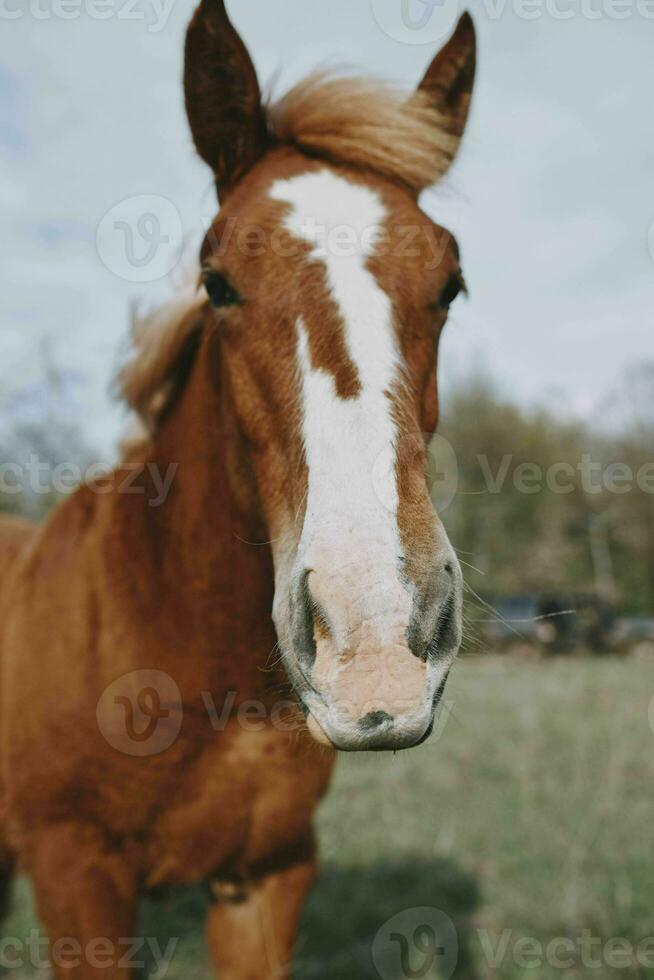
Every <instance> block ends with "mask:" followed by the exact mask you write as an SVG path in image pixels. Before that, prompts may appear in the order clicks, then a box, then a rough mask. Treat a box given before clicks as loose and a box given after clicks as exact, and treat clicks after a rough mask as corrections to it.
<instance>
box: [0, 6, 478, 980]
mask: <svg viewBox="0 0 654 980" xmlns="http://www.w3.org/2000/svg"><path fill="white" fill-rule="evenodd" d="M474 64H475V40H474V30H473V27H472V22H471V20H470V18H469V17H468V16H467V15H466V16H464V17H463V18H462V19H461V21H460V23H459V25H458V27H457V30H456V32H455V34H454V36H453V37H452V38H451V40H450V41H449V42H448V44H447V45H446V46H445V47H444V48H443V50H442V51H441V52H440V53H439V54H438V55H437V57H436V58H435V60H434V61H433V62H432V64H431V66H430V67H429V69H428V71H427V73H426V75H425V77H424V80H423V82H422V84H421V85H420V88H419V90H418V92H417V93H414V94H413V95H411V96H410V97H405V96H404V95H399V94H398V93H397V92H395V91H392V90H389V89H388V88H387V87H383V86H380V85H375V84H373V83H369V82H366V81H357V80H353V79H343V78H329V77H327V78H326V77H321V78H314V79H312V80H309V81H308V82H305V83H304V84H303V85H300V86H298V87H297V88H296V89H295V90H293V91H292V92H291V93H290V94H289V95H287V96H286V97H285V98H284V99H283V100H282V101H281V102H280V103H279V104H278V105H276V106H275V107H273V108H270V109H264V107H263V105H262V100H261V96H260V92H259V87H258V83H257V79H256V75H255V71H254V68H253V65H252V62H251V61H250V58H249V56H248V54H247V51H246V49H245V47H244V45H243V43H242V41H241V40H240V38H239V37H238V35H237V34H236V32H235V30H234V28H233V27H232V25H231V24H230V22H229V20H228V18H227V15H226V13H225V8H224V4H223V2H222V0H203V2H202V4H201V6H200V7H199V9H198V11H197V12H196V14H195V16H194V18H193V21H192V23H191V25H190V27H189V31H188V36H187V42H186V70H185V93H186V105H187V111H188V116H189V120H190V124H191V130H192V133H193V138H194V141H195V144H196V146H197V149H198V151H199V153H200V155H201V156H202V157H203V158H204V160H205V161H206V162H207V163H208V164H209V166H210V167H211V168H212V170H213V172H214V174H215V180H216V184H217V188H218V192H219V195H220V201H221V209H220V213H219V214H218V217H217V218H216V219H215V221H214V223H213V225H212V226H211V229H210V231H209V233H208V234H207V236H206V238H205V241H204V244H203V247H202V252H201V268H202V272H201V280H200V281H198V283H197V284H194V286H193V288H192V289H191V290H190V291H189V292H188V294H182V295H180V296H179V297H178V298H177V299H176V300H175V301H174V302H173V303H172V304H171V305H170V306H169V307H167V308H165V309H164V310H162V311H159V312H158V313H157V314H156V315H155V316H154V317H153V318H152V319H151V320H149V321H147V322H146V323H144V324H142V325H141V326H140V327H139V329H138V330H137V331H136V334H135V346H136V351H135V355H134V358H133V360H132V361H131V363H130V364H129V365H128V366H127V367H126V369H125V370H124V372H123V375H122V386H123V393H124V396H125V398H126V399H127V401H128V402H129V403H130V404H131V406H132V407H133V408H134V409H135V410H136V411H137V412H138V413H139V415H140V417H141V419H142V421H143V422H144V423H145V424H146V426H147V428H148V438H147V440H145V441H144V442H143V443H142V445H141V446H140V447H136V448H135V447H132V449H131V451H130V455H129V460H128V462H127V461H126V463H125V465H124V466H123V467H122V468H121V469H119V470H118V471H117V472H116V473H114V474H113V475H112V476H111V477H110V478H107V479H102V480H98V481H96V482H94V483H90V484H88V485H86V486H83V487H82V488H81V489H79V490H78V491H77V492H76V493H75V494H74V495H73V496H72V497H69V498H68V499H67V500H66V501H65V502H64V503H63V504H61V505H60V506H59V507H58V508H57V509H56V510H55V511H54V513H53V514H52V516H51V517H50V519H49V520H48V521H47V523H46V524H45V526H43V527H42V528H40V529H38V530H37V531H35V532H31V531H30V530H29V529H25V528H18V529H17V530H16V531H12V530H6V529H5V530H3V531H2V538H3V540H4V541H6V549H7V554H8V555H9V554H10V555H12V556H13V560H12V562H11V565H10V566H9V567H8V563H7V562H5V563H4V564H3V576H4V582H3V589H2V606H1V609H0V615H1V619H0V622H2V762H3V783H4V786H3V790H4V793H3V810H2V812H3V822H4V827H5V842H4V844H3V848H4V849H3V850H2V852H1V854H2V855H4V861H5V865H6V868H5V870H6V871H7V872H9V870H10V866H11V865H12V863H13V860H14V856H17V857H18V858H19V860H20V862H21V865H22V867H23V868H24V869H25V870H26V871H27V873H28V874H29V875H30V876H31V878H32V880H33V883H34V889H35V894H36V900H37V906H38V912H39V915H40V917H41V919H42V921H43V924H44V926H45V928H46V930H47V932H48V934H49V937H50V940H51V959H52V962H53V968H54V972H55V975H56V976H57V977H58V978H61V977H68V976H73V977H76V978H83V980H87V978H94V977H100V976H102V977H103V978H116V977H119V976H120V977H125V975H128V971H126V969H125V968H124V962H122V961H119V959H118V953H117V951H118V950H119V949H120V942H121V938H122V937H127V936H132V935H134V931H135V928H136V918H135V915H136V908H137V900H138V896H139V894H140V893H142V892H143V891H146V890H147V889H150V888H155V887H163V886H171V885H176V884H183V883H190V882H197V881H205V882H207V883H208V884H209V885H210V886H211V893H212V896H213V901H212V904H211V907H210V911H209V917H208V923H207V936H208V941H209V944H210V947H211V950H212V954H213V958H214V961H215V967H216V971H217V972H218V974H219V975H220V976H221V977H224V978H232V980H264V978H266V977H273V976H275V977H285V976H288V973H289V969H290V966H289V964H290V962H291V957H292V949H293V942H294V937H295V932H296V928H297V923H298V918H299V914H300V910H301V907H302V903H303V899H304V897H305V894H306V892H307V889H308V888H309V886H310V883H311V881H312V879H313V877H314V870H315V852H314V842H313V833H312V819H313V815H314V811H315V808H316V805H317V803H318V801H319V799H320V797H321V796H322V794H323V793H324V792H325V789H326V787H327V783H328V780H329V775H330V770H331V767H332V762H333V749H334V747H335V748H337V749H344V750H360V749H397V748H402V747H410V746H412V745H416V744H418V743H420V742H421V741H423V740H424V739H425V738H426V737H427V735H428V734H429V731H430V726H431V724H432V723H433V717H434V711H435V708H436V705H437V703H438V700H439V698H440V695H441V693H442V690H443V686H444V684H445V680H446V678H447V674H448V671H449V669H450V666H451V664H452V662H453V659H454V657H455V655H456V652H457V649H458V646H459V642H460V619H461V611H460V607H461V598H460V596H461V579H460V571H459V567H458V564H457V561H456V558H455V555H454V553H453V551H452V548H451V547H450V545H449V542H448V540H447V537H446V535H445V533H444V530H443V528H442V526H441V524H440V522H439V520H438V518H437V516H436V514H435V513H434V510H433V507H432V505H431V502H430V499H429V494H428V488H427V480H426V466H425V461H426V450H425V442H426V437H428V434H429V433H431V432H433V430H434V428H435V426H436V422H437V415H438V405H437V392H436V354H437V346H438V340H439V335H440V333H441V331H442V329H443V325H444V323H445V320H446V317H447V311H448V307H449V305H450V303H451V302H452V300H453V299H454V297H455V296H456V293H457V292H458V291H459V289H460V288H461V284H462V276H461V270H460V266H459V257H458V249H457V247H456V244H455V242H454V240H453V239H452V237H451V236H450V235H449V234H448V233H447V232H446V231H444V229H442V228H440V227H438V226H437V225H435V224H433V223H432V221H431V220H430V219H429V218H427V217H426V215H425V214H423V213H422V211H421V210H420V209H419V207H418V204H417V198H418V194H419V193H420V191H421V190H422V189H423V188H425V187H427V186H428V185H431V184H432V183H434V182H435V181H437V180H438V179H439V178H440V177H441V176H442V175H443V174H444V172H445V171H446V169H447V168H448V166H449V164H450V162H451V160H452V159H453V156H454V154H455V152H456V150H457V147H458V145H459V142H460V139H461V136H462V133H463V129H464V125H465V121H466V117H467V113H468V105H469V101H470V94H471V90H472V83H473V76H474ZM170 466H174V467H175V475H174V479H173V482H172V486H171V488H170V492H169V494H168V496H167V497H166V499H165V501H163V502H162V501H161V499H160V494H159V489H158V484H157V483H156V481H155V479H154V476H155V474H156V473H157V472H161V471H162V470H164V471H166V472H168V471H169V467H170ZM23 542H24V546H23V547H22V549H21V550H20V554H18V551H19V544H20V543H23ZM3 547H4V546H3ZM17 554H18V557H16V555H17Z"/></svg>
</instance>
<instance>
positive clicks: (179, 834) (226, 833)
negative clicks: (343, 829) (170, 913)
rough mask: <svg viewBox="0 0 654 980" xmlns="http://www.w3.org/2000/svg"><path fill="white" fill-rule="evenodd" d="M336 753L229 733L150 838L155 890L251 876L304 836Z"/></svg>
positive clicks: (275, 735)
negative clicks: (213, 878) (210, 879)
mask: <svg viewBox="0 0 654 980" xmlns="http://www.w3.org/2000/svg"><path fill="white" fill-rule="evenodd" d="M332 761H333V756H332V754H331V753H329V752H325V751H324V750H323V749H321V748H320V747H318V746H314V745H312V744H309V743H308V740H307V739H306V738H305V739H301V738H299V737H298V734H297V733H290V734H289V733H285V732H278V731H276V730H275V729H273V728H272V727H267V728H266V729H265V730H264V731H261V732H256V733H248V732H240V731H236V732H235V731H231V732H225V733H224V735H223V736H221V737H218V738H216V739H215V741H214V742H213V743H212V744H211V745H210V746H208V747H207V748H206V749H205V750H204V751H203V752H202V754H201V755H200V757H199V758H198V759H197V760H196V762H195V764H194V765H193V766H192V767H190V770H189V772H188V773H187V775H186V778H185V779H184V780H183V784H182V786H181V787H180V790H181V791H180V793H179V795H178V797H177V799H176V800H175V801H171V802H170V804H169V805H168V806H167V807H166V809H165V811H164V812H162V814H161V816H160V817H159V819H158V820H157V822H156V824H155V826H154V827H153V830H152V833H151V835H150V841H149V847H148V867H149V872H148V876H147V880H148V884H149V885H150V886H153V887H154V886H168V885H176V884H188V883H191V882H194V881H198V880H200V879H204V878H207V877H209V876H211V875H214V874H216V875H221V874H224V875H226V876H227V877H230V876H232V875H233V876H235V877H247V875H248V873H249V872H250V871H251V870H252V869H255V868H256V867H257V865H260V864H262V863H265V862H269V861H274V860H275V858H276V857H277V856H280V855H283V854H284V853H285V852H287V851H289V850H292V848H293V847H294V846H295V845H296V844H297V843H298V842H301V841H302V840H303V839H305V838H306V837H307V835H308V833H309V832H310V828H311V822H312V818H313V814H314V811H315V809H316V806H317V804H318V802H319V800H320V798H321V796H322V795H323V793H324V792H325V789H326V787H327V784H328V781H329V775H330V772H331V768H332Z"/></svg>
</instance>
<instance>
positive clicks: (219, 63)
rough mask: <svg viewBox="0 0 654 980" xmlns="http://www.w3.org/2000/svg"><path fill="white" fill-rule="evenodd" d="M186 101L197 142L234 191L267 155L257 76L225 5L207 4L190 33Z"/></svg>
mask: <svg viewBox="0 0 654 980" xmlns="http://www.w3.org/2000/svg"><path fill="white" fill-rule="evenodd" d="M184 96H185V100H186V114H187V116H188V120H189V123H190V126H191V133H192V134H193V142H194V143H195V146H196V149H197V151H198V153H199V154H200V156H201V157H202V159H203V160H205V162H206V163H208V164H209V166H210V167H211V168H212V170H213V172H214V174H215V175H216V184H217V186H218V192H219V193H221V192H222V191H225V190H228V189H229V188H230V187H231V186H232V185H233V184H235V183H236V181H237V180H238V179H239V178H240V177H242V176H243V174H244V173H245V172H246V171H247V170H248V169H249V168H250V167H251V166H252V164H253V163H255V162H256V161H257V160H258V158H259V157H260V156H261V155H262V154H263V153H264V152H265V150H266V146H267V141H268V135H267V125H266V116H265V112H264V109H263V105H262V102H261V91H260V89H259V82H258V80H257V73H256V71H255V68H254V65H253V64H252V59H251V58H250V55H249V54H248V50H247V48H246V47H245V44H244V43H243V41H242V40H241V38H240V37H239V35H238V33H237V32H236V30H235V29H234V27H233V25H232V23H231V21H230V19H229V17H228V16H227V11H226V10H225V3H224V0H202V3H201V4H200V6H199V7H198V9H197V10H196V11H195V14H194V16H193V19H192V21H191V23H190V24H189V27H188V30H187V32H186V47H185V51H184Z"/></svg>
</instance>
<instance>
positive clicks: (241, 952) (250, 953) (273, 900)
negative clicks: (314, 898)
mask: <svg viewBox="0 0 654 980" xmlns="http://www.w3.org/2000/svg"><path fill="white" fill-rule="evenodd" d="M315 874H316V861H315V858H314V856H313V854H312V855H311V856H310V857H306V858H304V859H302V860H301V861H299V862H297V863H294V864H292V865H290V866H289V867H286V868H284V869H283V870H281V871H276V872H274V873H271V874H268V875H266V876H264V877H262V878H260V879H258V880H257V881H256V882H254V883H252V884H251V885H249V886H248V888H247V891H246V892H245V894H244V897H243V898H242V900H238V901H231V902H223V901H216V902H215V903H214V904H213V905H212V906H211V909H210V911H209V917H208V920H207V940H208V943H209V947H210V949H211V953H212V957H213V963H214V966H215V969H216V973H217V974H218V976H219V977H220V980H288V978H289V977H290V976H291V959H292V956H293V947H294V945H295V938H296V934H297V928H298V924H299V920H300V915H301V912H302V906H303V904H304V899H305V897H306V895H307V892H308V891H309V888H310V887H311V885H312V883H313V880H314V878H315Z"/></svg>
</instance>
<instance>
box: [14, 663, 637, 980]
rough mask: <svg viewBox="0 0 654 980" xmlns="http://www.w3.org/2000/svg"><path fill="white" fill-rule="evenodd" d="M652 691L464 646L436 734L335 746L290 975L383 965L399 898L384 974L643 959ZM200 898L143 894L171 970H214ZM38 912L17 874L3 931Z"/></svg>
mask: <svg viewBox="0 0 654 980" xmlns="http://www.w3.org/2000/svg"><path fill="white" fill-rule="evenodd" d="M653 695H654V665H652V664H646V663H639V662H636V661H618V660H613V659H602V660H599V659H598V660H592V659H578V660H564V659H561V660H551V661H547V662H542V661H541V662H528V661H521V660H518V659H516V658H508V657H507V658H491V657H469V658H467V659H465V658H464V659H462V660H461V661H460V663H459V665H458V666H457V668H456V670H455V671H454V672H453V676H452V679H451V681H450V684H449V685H448V689H447V692H446V698H447V703H446V705H445V712H444V714H446V715H447V720H446V722H445V724H444V725H443V727H442V729H441V730H440V732H437V734H436V736H435V738H434V739H433V740H432V741H430V742H429V743H427V744H426V745H425V746H423V747H422V748H420V749H417V750H414V751H412V752H408V753H402V754H398V755H397V756H389V755H370V756H352V757H347V758H342V759H341V761H340V765H339V767H338V771H337V777H336V780H335V783H334V786H333V789H332V792H331V794H330V796H329V798H328V800H327V801H326V803H325V805H324V806H323V808H322V811H321V814H320V820H319V830H320V839H321V849H322V874H321V877H320V879H319V881H318V884H317V886H316V888H315V891H314V893H313V895H312V898H311V901H310V903H309V905H308V907H307V910H306V915H305V918H304V923H303V927H302V932H301V937H300V943H299V947H298V951H297V960H298V970H297V977H298V980H364V978H375V977H377V978H379V977H380V973H379V972H376V970H375V967H374V965H373V958H372V957H373V940H374V937H375V935H376V934H377V932H378V930H379V929H380V927H382V926H383V924H384V923H385V922H386V921H387V920H389V919H391V918H392V917H393V916H395V915H396V914H397V913H400V912H402V911H403V910H407V909H408V910H413V911H409V912H405V915H404V916H403V917H402V918H401V920H397V922H396V924H395V926H393V924H391V927H387V928H386V932H385V933H383V935H382V939H381V940H380V939H378V940H377V942H376V943H374V950H375V955H376V956H377V960H378V965H379V963H380V962H381V960H380V959H379V957H380V956H382V957H383V956H384V955H386V957H387V958H386V959H385V960H384V961H383V963H382V964H381V967H380V969H381V971H382V972H381V977H382V980H396V978H397V980H401V978H403V977H408V976H413V977H421V978H430V977H431V978H435V977H441V978H446V977H449V976H454V977H456V978H459V980H482V978H485V977H499V978H502V980H505V978H506V980H514V978H518V977H531V978H533V980H549V978H555V977H556V978H559V977H566V978H573V980H578V978H590V977H593V978H604V977H613V976H616V977H623V978H629V980H632V978H641V977H642V978H645V977H646V976H652V975H654V940H652V941H650V942H649V943H646V942H644V941H645V940H646V939H647V938H648V937H652V936H654V794H653V792H652V789H653V785H654V778H653V777H654V733H653V732H652V730H651V728H650V725H649V723H648V709H649V703H650V699H651V698H652V696H653ZM450 709H452V710H450ZM650 714H651V716H652V721H653V723H654V712H650ZM203 903H204V900H203V897H202V895H201V893H200V892H199V891H191V892H187V893H184V894H182V895H175V896H172V895H171V896H170V897H169V898H167V899H165V900H163V901H162V902H159V903H156V904H154V903H148V904H147V905H146V906H145V907H144V909H143V916H142V923H141V927H142V931H143V934H144V935H148V936H157V937H159V938H160V941H161V942H162V943H163V944H164V945H165V941H166V940H167V939H168V938H170V937H180V942H179V945H178V948H177V952H176V955H175V957H174V959H173V962H172V966H171V967H170V970H169V972H168V974H167V977H168V980H196V978H205V977H206V978H208V977H209V976H210V971H209V969H208V965H207V960H206V957H205V953H204V949H203V946H202V939H201V933H202V909H203ZM424 909H427V911H424ZM421 910H422V911H421ZM429 910H440V911H436V912H434V911H429ZM442 913H445V915H446V916H447V918H445V917H444V916H443V915H442ZM450 920H451V923H452V925H450ZM432 922H433V923H434V928H435V930H436V934H437V936H438V943H437V946H438V948H437V951H436V953H435V954H434V956H433V957H431V956H430V955H429V949H430V947H429V943H428V942H427V940H428V938H429V932H428V927H429V924H430V923H432ZM397 923H399V925H398V924H397ZM443 923H445V925H443ZM34 925H35V921H34V919H33V915H32V911H31V904H30V901H29V892H28V889H27V886H26V884H25V883H24V882H20V883H19V886H18V888H17V894H16V898H15V911H14V914H13V916H12V918H11V920H10V921H9V922H8V923H7V926H6V928H5V935H12V936H23V935H27V933H28V932H29V930H30V929H31V928H33V927H34ZM421 927H423V928H422V929H421ZM425 927H426V928H425ZM389 929H390V931H393V932H394V935H395V938H394V939H392V940H390V941H389V940H388V938H387V939H386V942H385V943H384V941H383V937H384V936H386V937H388V932H389ZM416 930H418V932H416ZM426 930H427V931H426ZM398 934H402V935H404V936H405V937H406V946H407V949H408V954H409V957H410V959H409V962H408V963H407V965H408V966H409V970H408V971H407V969H406V968H403V967H400V966H399V965H398V963H399V955H400V951H401V946H402V940H401V939H398ZM425 937H427V938H425ZM562 937H563V938H564V939H565V940H567V942H566V943H563V942H562V941H561V939H562ZM414 939H415V940H416V942H417V943H418V945H415V944H414ZM553 940H555V942H554V943H552V941H553ZM620 940H622V942H620ZM389 942H390V945H389ZM425 942H427V945H426V946H425V945H424V943H425ZM420 943H423V945H422V946H420V945H419V944H420ZM607 943H608V946H607V945H606V944H607ZM393 944H395V946H393ZM548 944H550V945H549V946H548ZM388 949H391V950H393V949H395V950H396V952H395V953H392V952H391V953H388ZM421 949H424V950H426V952H421ZM384 950H386V953H385V952H384ZM394 956H395V959H393V957H394ZM432 959H433V965H432V966H430V962H431V960H432ZM405 963H406V960H405ZM648 963H649V966H648V965H647V964H648ZM439 964H440V966H439ZM439 971H440V972H439ZM12 974H13V976H15V977H16V978H17V980H18V978H19V977H20V978H23V977H25V978H26V977H31V976H35V975H36V974H35V973H34V972H31V973H30V972H26V971H25V970H21V971H20V972H19V971H17V970H16V971H12Z"/></svg>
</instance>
